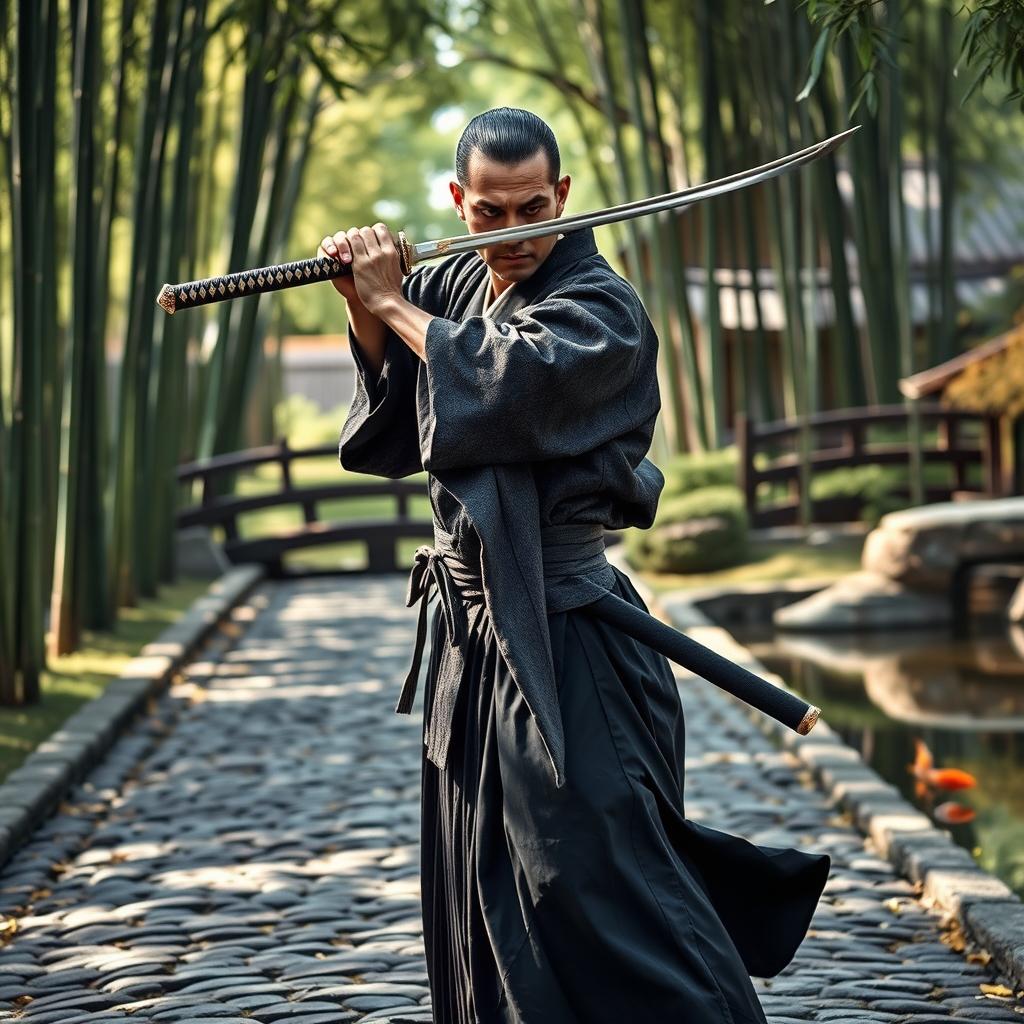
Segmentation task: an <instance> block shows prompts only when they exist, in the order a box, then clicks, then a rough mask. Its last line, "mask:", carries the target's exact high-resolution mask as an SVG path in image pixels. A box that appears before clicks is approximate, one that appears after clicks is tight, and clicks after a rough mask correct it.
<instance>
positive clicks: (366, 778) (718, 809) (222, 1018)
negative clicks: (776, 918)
mask: <svg viewBox="0 0 1024 1024" xmlns="http://www.w3.org/2000/svg"><path fill="white" fill-rule="evenodd" d="M404 585H405V581H404V578H403V577H399V576H394V577H364V578H361V579H355V578H349V579H342V578H325V577H321V578H316V579H313V580H306V581H301V582H284V583H264V584H261V585H260V586H259V588H258V589H257V590H255V591H254V592H252V593H251V594H250V595H249V597H248V598H247V601H248V607H249V609H250V610H251V622H249V623H248V625H247V626H246V628H245V629H244V630H241V631H239V630H232V631H222V632H221V633H219V634H218V635H217V636H216V637H215V638H214V640H213V641H212V642H211V643H210V644H209V645H208V646H207V647H206V648H205V649H204V650H202V651H201V652H200V653H199V655H198V657H197V658H196V660H194V661H192V662H191V663H190V664H189V665H188V666H187V667H186V668H185V669H184V670H183V671H182V674H181V676H180V679H179V681H178V682H177V683H176V684H174V685H172V686H171V687H170V689H169V690H167V691H166V692H165V693H164V694H163V695H162V696H161V697H160V699H159V700H157V701H155V702H154V703H153V705H152V711H151V713H150V714H149V715H147V716H146V717H145V718H143V719H141V720H139V721H138V722H137V723H136V724H135V725H134V726H133V727H132V728H131V729H130V730H129V731H128V732H126V733H124V734H123V735H122V736H121V737H119V738H118V740H117V741H116V743H115V744H114V746H113V747H112V748H111V750H110V751H109V753H108V754H107V756H106V758H105V759H104V760H103V761H102V762H101V763H100V764H98V765H97V766H95V768H94V769H93V770H92V772H91V773H90V774H89V775H88V776H87V777H86V778H84V779H83V780H82V781H81V782H80V783H78V784H77V785H76V786H75V787H74V788H73V789H72V790H71V791H70V792H69V793H68V794H67V795H66V796H65V797H64V799H63V801H62V802H61V803H60V805H59V807H58V809H57V812H56V813H55V814H54V815H53V816H52V817H51V818H49V819H47V820H45V821H44V822H43V823H42V824H41V826H40V827H39V828H38V829H37V830H36V831H35V833H34V834H33V835H32V836H31V838H30V839H29V840H28V841H27V842H26V843H25V844H24V845H23V846H21V847H20V848H19V849H18V850H17V851H15V853H14V855H13V857H12V859H11V860H10V861H9V862H8V863H7V864H6V866H5V867H4V868H3V869H2V870H0V915H2V917H4V918H9V919H10V922H9V928H8V931H7V933H6V935H7V941H6V943H5V944H4V945H3V946H0V1020H15V1019H16V1020H22V1021H26V1022H32V1024H50V1022H53V1024H58V1022H59V1024H75V1022H77V1021H82V1022H83V1024H84V1022H89V1024H104V1022H106V1021H121V1020H132V1021H140V1020H145V1021H153V1022H158V1024H176V1022H189V1024H203V1022H205V1021H209V1022H210V1024H234V1022H242V1021H245V1022H247V1024H252V1022H265V1024H276V1022H285V1021H288V1022H294V1024H346V1022H348V1021H353V1022H362V1021H366V1022H379V1024H398V1022H401V1021H406V1022H413V1021H421V1022H429V1020H430V1008H429V992H428V989H427V978H426V969H425V963H424V960H423V945H422V931H421V921H420V913H419V854H418V838H419V820H418V817H419V765H420V760H419V758H420V719H419V713H418V709H417V713H416V714H414V715H412V716H404V715H396V714H394V712H393V710H392V709H393V707H394V702H395V700H396V695H397V690H398V688H399V685H400V680H401V679H402V677H403V676H404V673H405V670H406V666H407V664H408V659H409V657H410V652H411V647H412V640H413V634H414V629H415V621H414V617H413V615H412V614H411V613H410V611H409V609H407V608H406V607H405V605H404ZM246 617H247V616H245V615H243V616H241V620H242V621H244V620H245V618H246ZM231 633H239V634H240V635H237V636H235V635H231ZM679 684H680V687H681V692H682V695H683V701H684V706H685V709H686V714H687V728H688V749H687V751H686V773H687V814H688V815H689V816H690V817H691V818H693V819H695V820H699V821H703V822H705V823H707V824H709V825H712V826H714V827H716V828H721V829H725V830H728V831H731V832H735V833H737V834H740V835H744V836H747V837H748V838H750V839H752V840H753V841H755V842H762V843H766V844H772V845H782V844H785V845H792V846H797V847H801V848H806V849H809V850H821V851H827V852H828V853H829V854H830V855H831V856H832V858H833V865H834V867H833V873H832V876H831V879H830V881H829V884H828V887H827V889H826V891H825V894H824V897H823V899H822V901H821V903H820V905H819V907H818V910H817V912H816V914H815V917H814V920H813V922H812V925H811V929H810V931H809V933H808V937H807V939H806V941H805V942H804V944H803V945H802V947H801V948H800V950H799V952H798V954H797V956H796V958H795V960H794V961H793V963H792V964H791V965H790V966H789V967H788V968H787V969H786V970H785V971H784V972H783V973H782V974H780V975H779V976H778V977H776V978H773V979H757V980H756V981H755V984H756V986H757V988H758V991H759V994H760V995H761V998H762V1000H763V1002H764V1006H765V1011H766V1013H767V1014H768V1017H769V1020H770V1021H772V1024H797V1022H806V1021H828V1022H831V1024H852V1022H857V1024H865V1022H871V1021H878V1022H882V1021H894V1022H909V1021H913V1022H915V1024H932V1022H938V1021H946V1022H948V1021H951V1020H952V1021H956V1020H963V1021H968V1020H973V1021H1015V1020H1017V1021H1019V1020H1021V1014H1022V1012H1024V1002H1022V1001H1021V1000H1020V999H1019V998H1017V997H1016V996H1015V995H1013V994H1010V995H1005V994H1002V993H1003V992H1005V991H1009V990H1010V989H1011V988H1012V985H1011V984H1010V982H1009V980H1008V979H1007V978H1004V977H1001V976H1000V975H999V974H998V972H997V971H996V970H995V969H994V965H993V963H992V962H990V961H989V958H988V956H987V954H986V953H985V952H983V951H981V950H978V949H976V948H974V947H972V946H971V945H970V944H969V943H967V944H966V945H965V944H964V940H963V939H962V937H961V936H960V934H959V932H958V931H957V929H956V928H955V927H954V928H950V927H949V923H950V919H949V915H948V914H947V915H944V914H940V913H938V912H936V911H935V910H934V909H933V908H932V907H930V906H929V905H927V900H926V898H923V895H922V885H921V884H919V883H916V882H914V881H911V880H908V879H906V878H904V877H901V875H900V874H898V873H897V869H896V867H894V866H893V864H892V863H891V862H890V861H889V860H888V859H886V857H885V856H884V855H883V852H882V851H880V849H879V848H878V846H877V845H876V844H875V841H874V840H873V839H871V838H865V837H864V835H862V833H861V832H860V831H859V830H858V828H857V825H856V821H855V818H854V816H853V815H851V814H850V813H849V812H848V811H844V810H842V808H841V807H840V806H838V805H837V803H836V802H835V800H834V799H833V798H832V797H831V796H828V795H826V793H825V791H824V790H822V789H820V788H818V786H817V785H816V783H815V781H814V778H813V776H812V771H811V768H810V767H809V766H808V764H807V763H806V762H804V761H802V760H800V759H799V758H798V757H797V756H796V755H795V754H794V753H793V752H792V751H790V750H786V749H782V750H780V749H779V748H778V747H777V746H776V745H775V744H774V743H773V741H772V740H771V739H770V738H769V737H768V736H767V735H765V734H764V733H763V732H761V731H760V730H759V729H757V728H756V727H755V725H754V724H753V723H752V722H751V720H750V718H749V717H748V716H747V714H746V713H745V712H744V711H742V709H740V708H739V707H738V706H737V705H736V704H734V703H733V702H731V701H730V700H729V699H728V698H726V697H725V696H724V695H722V694H721V693H720V692H719V691H718V690H716V688H715V687H713V686H711V685H710V684H708V683H706V682H704V681H703V680H699V679H692V678H689V677H688V676H687V674H686V673H685V672H682V670H680V673H679ZM821 757H822V758H823V759H824V761H823V764H824V763H827V764H828V766H829V767H828V770H829V771H835V772H837V773H839V772H847V771H848V772H850V774H849V776H846V775H844V776H843V778H844V779H847V778H848V780H849V784H850V785H853V784H855V783H856V782H857V780H858V779H859V778H860V776H858V775H857V773H856V765H855V764H851V762H850V761H849V760H848V759H845V760H844V756H843V755H841V754H837V752H836V750H832V751H829V750H823V751H822V752H821ZM861 781H862V782H863V781H864V780H863V779H861ZM954 869H955V865H951V868H950V870H951V871H953V870H954ZM985 895H986V894H985V893H983V892H982V893H981V896H980V897H979V902H977V903H973V904H971V905H970V906H969V907H968V909H967V912H968V913H971V912H973V913H976V914H977V916H978V921H979V927H980V926H981V924H984V925H985V926H986V927H988V926H989V924H990V916H991V911H990V909H989V908H990V907H991V906H992V904H988V903H986V902H985V901H984V899H983V897H984V896H985ZM986 915H989V916H986ZM11 928H13V931H12V930H11ZM982 986H986V988H983V987H982ZM1000 986H1006V988H1005V989H1003V988H1000Z"/></svg>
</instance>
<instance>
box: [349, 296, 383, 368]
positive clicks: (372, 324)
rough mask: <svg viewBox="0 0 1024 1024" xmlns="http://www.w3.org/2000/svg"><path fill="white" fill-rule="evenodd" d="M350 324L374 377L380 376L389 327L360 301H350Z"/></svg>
mask: <svg viewBox="0 0 1024 1024" xmlns="http://www.w3.org/2000/svg"><path fill="white" fill-rule="evenodd" d="M347 305H348V322H349V325H350V326H351V328H352V333H353V334H355V336H356V340H357V341H358V342H359V347H360V349H361V350H362V352H363V353H364V355H365V357H366V358H365V362H366V364H367V366H368V368H369V369H370V370H372V372H373V375H374V377H375V378H376V377H377V376H379V374H380V371H381V367H382V366H383V365H384V347H385V343H386V341H387V325H386V324H385V323H384V321H383V320H381V319H380V318H379V317H377V316H375V315H374V314H373V313H371V312H370V311H369V310H368V309H367V308H366V307H365V306H364V305H363V304H362V302H360V301H359V300H358V299H349V300H348V303H347Z"/></svg>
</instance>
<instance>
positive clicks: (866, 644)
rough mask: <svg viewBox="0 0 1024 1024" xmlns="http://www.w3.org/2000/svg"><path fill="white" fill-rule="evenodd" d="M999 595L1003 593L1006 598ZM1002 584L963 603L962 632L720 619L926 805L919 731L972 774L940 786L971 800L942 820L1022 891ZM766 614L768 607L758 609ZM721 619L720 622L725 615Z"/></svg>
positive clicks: (1023, 847) (1017, 653)
mask: <svg viewBox="0 0 1024 1024" xmlns="http://www.w3.org/2000/svg"><path fill="white" fill-rule="evenodd" d="M1004 598H1005V600H1004ZM1008 600H1009V594H1002V595H1000V596H999V597H998V599H995V600H990V601H988V602H986V607H984V608H982V609H980V610H979V609H978V608H977V607H972V617H971V627H970V632H969V636H967V637H966V638H964V639H957V638H955V637H954V636H953V635H952V633H951V631H950V630H949V629H945V628H943V629H939V628H936V629H920V630H899V631H892V632H872V633H859V634H858V633H846V632H842V633H839V632H836V633H809V632H805V633H796V632H793V631H791V630H775V629H774V628H773V627H772V626H771V624H770V623H766V624H757V623H749V624H735V625H734V624H732V623H729V624H728V626H727V628H728V629H729V631H730V633H732V634H733V636H735V637H736V639H737V640H738V641H739V642H740V643H742V644H743V645H744V646H746V647H747V648H748V649H749V650H750V651H751V653H752V654H754V655H755V657H757V658H758V659H759V660H760V661H761V662H762V663H763V664H764V666H765V667H766V668H767V669H769V670H770V671H772V672H776V673H778V674H779V675H780V676H781V677H782V678H783V679H785V680H786V682H787V684H788V685H790V686H791V687H792V688H793V689H795V690H796V691H798V692H799V693H800V694H802V695H803V696H804V697H805V698H806V699H807V700H809V701H811V702H812V703H814V704H817V705H818V706H819V707H821V708H822V713H823V717H824V719H825V720H826V721H827V722H828V724H829V725H830V726H831V727H832V728H833V729H834V730H835V731H836V732H837V733H839V734H840V735H841V736H842V737H843V739H844V740H845V741H846V742H847V743H849V744H850V745H851V746H853V747H855V748H856V749H857V750H859V751H860V753H861V755H862V756H863V757H864V760H865V761H867V762H868V763H869V764H870V765H871V766H872V767H873V768H874V769H875V770H876V771H877V772H878V773H879V775H881V776H882V777H883V778H884V779H885V780H886V781H887V782H891V783H892V784H893V785H895V786H896V787H898V788H899V789H900V791H901V792H902V793H903V794H904V795H905V797H906V798H907V800H908V801H909V802H910V803H911V804H913V805H914V806H916V807H918V808H920V809H921V810H922V811H924V812H925V813H932V812H933V809H934V807H933V805H931V804H930V803H929V802H928V799H927V797H921V796H920V795H919V794H917V793H915V779H914V777H913V775H912V774H911V772H910V771H909V770H908V766H909V765H911V763H912V762H913V761H914V755H915V740H923V741H924V743H925V744H926V745H927V746H928V748H929V749H930V750H931V752H932V755H933V756H934V762H935V766H936V767H937V768H957V769H961V770H963V771H967V772H970V773H971V774H972V775H973V776H974V777H975V779H976V780H977V785H976V786H975V787H973V788H970V789H963V790H959V791H957V792H952V793H941V794H939V795H938V798H937V799H936V800H935V801H934V803H935V804H936V805H937V804H941V803H942V802H943V801H946V800H952V801H956V802H957V803H960V804H964V805H966V806H968V807H970V808H971V809H972V810H973V811H974V812H975V817H974V819H973V820H972V821H970V822H969V823H966V824H959V825H946V824H941V826H940V827H943V828H948V829H949V831H950V833H951V834H952V836H953V838H954V839H955V840H956V842H958V843H960V844H961V845H962V846H964V847H965V848H966V849H968V850H970V851H971V852H972V853H973V855H974V857H975V859H976V860H977V861H978V863H979V865H980V866H981V867H983V868H984V869H985V870H986V871H990V872H991V873H992V874H994V875H997V876H998V877H999V878H1002V879H1003V881H1005V882H1006V884H1007V885H1009V886H1010V887H1011V888H1012V889H1014V891H1016V892H1017V893H1018V894H1019V895H1020V896H1022V897H1024V628H1021V627H1020V626H1016V625H1011V624H1008V623H1007V622H1006V621H1005V618H1004V617H1003V613H1002V610H1001V609H1005V607H1006V603H1007V602H1008ZM766 617H768V616H767V615H766ZM723 624H724V623H723Z"/></svg>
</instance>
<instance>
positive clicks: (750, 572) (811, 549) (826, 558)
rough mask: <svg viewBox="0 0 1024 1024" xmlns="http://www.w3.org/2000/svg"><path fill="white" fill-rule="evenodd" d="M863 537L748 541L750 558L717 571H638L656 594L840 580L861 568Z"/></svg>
mask: <svg viewBox="0 0 1024 1024" xmlns="http://www.w3.org/2000/svg"><path fill="white" fill-rule="evenodd" d="M863 546H864V538H863V537H848V536H838V537H834V538H831V539H829V540H828V541H827V542H826V543H824V544H808V543H806V542H805V541H803V542H794V541H758V540H751V541H750V554H749V557H748V558H747V559H746V560H745V561H744V562H743V563H742V564H741V565H735V566H732V567H731V568H729V569H720V570H718V571H717V572H700V573H696V572H695V573H654V572H646V571H638V570H633V571H634V572H637V575H638V576H640V577H641V578H642V579H643V580H644V582H645V583H647V585H648V586H649V587H651V589H652V590H654V591H656V592H657V593H665V592H666V591H669V590H679V589H682V588H687V587H718V586H729V585H730V584H737V583H765V582H769V581H771V580H793V579H816V580H818V579H821V580H828V579H839V578H840V577H841V576H845V575H846V574H847V573H849V572H855V571H856V570H857V569H859V568H860V555H861V549H862V548H863Z"/></svg>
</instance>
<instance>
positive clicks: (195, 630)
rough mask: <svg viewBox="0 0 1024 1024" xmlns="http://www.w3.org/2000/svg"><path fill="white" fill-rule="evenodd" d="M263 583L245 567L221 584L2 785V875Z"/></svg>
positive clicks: (254, 569)
mask: <svg viewBox="0 0 1024 1024" xmlns="http://www.w3.org/2000/svg"><path fill="white" fill-rule="evenodd" d="M265 575H266V570H265V567H264V566H263V565H261V564H258V563H246V564H244V565H238V566H234V567H233V568H231V569H229V570H228V571H227V572H225V573H224V574H223V575H222V576H219V577H218V578H217V579H216V580H214V581H213V582H212V583H211V584H210V586H209V587H208V588H207V590H206V593H205V594H202V595H200V596H199V597H197V598H196V599H195V600H194V601H193V602H192V604H191V605H190V606H189V608H188V610H187V611H186V612H185V614H184V615H182V616H181V618H180V619H178V620H177V621H176V622H174V623H172V624H171V625H170V626H168V627H167V628H166V629H165V630H164V631H163V632H162V633H161V634H160V635H159V636H158V637H157V638H156V639H155V640H151V641H150V642H149V643H148V644H146V645H145V646H144V647H143V648H142V650H141V651H140V652H139V653H138V654H137V655H136V656H135V657H134V658H132V660H131V661H130V662H128V664H127V665H126V666H125V668H124V671H123V672H121V674H120V676H119V677H118V678H117V679H114V680H112V681H111V682H110V683H109V684H108V685H107V687H106V689H105V690H104V691H103V692H102V693H101V694H99V695H98V696H96V697H94V698H93V699H92V700H90V701H88V702H86V703H85V704H83V705H82V706H81V707H80V708H79V709H78V710H77V711H76V712H75V713H74V714H73V715H71V717H70V718H68V719H67V720H66V721H65V722H64V724H63V725H62V726H61V727H60V728H59V729H58V730H57V731H56V732H54V733H53V734H52V735H51V736H50V737H49V738H48V739H46V740H44V741H43V742H42V743H41V744H40V745H39V746H38V747H37V748H36V749H35V750H34V751H32V753H31V754H29V756H28V757H27V758H26V759H25V761H24V763H23V764H22V765H21V766H20V767H18V768H16V769H15V770H14V771H13V772H11V773H10V775H8V776H7V778H6V780H5V781H4V783H3V785H0V868H2V867H3V865H4V864H6V863H7V861H8V860H10V858H11V856H12V855H13V854H14V852H15V851H16V850H17V849H18V847H19V846H20V845H21V844H22V843H23V842H24V841H25V840H26V839H27V838H28V837H29V836H30V835H31V834H32V833H33V832H34V831H35V829H36V828H37V826H38V825H39V824H40V823H41V822H42V821H44V820H45V819H46V818H48V817H49V816H50V814H51V813H53V811H54V810H55V809H56V807H57V805H58V803H59V802H60V801H61V799H63V797H64V795H65V794H66V793H67V791H68V790H69V789H70V788H71V787H72V786H73V785H75V783H77V782H79V781H80V780H81V779H82V778H84V777H85V776H86V775H87V774H88V773H89V772H90V771H91V770H92V769H93V767H95V765H96V764H98V763H99V762H100V761H101V760H102V759H103V757H104V756H105V754H106V753H107V751H108V750H109V749H110V748H111V746H112V745H113V744H114V743H115V742H116V741H117V738H118V736H119V735H120V734H121V732H122V731H123V730H124V729H125V728H126V727H127V726H128V725H129V724H130V723H131V721H132V719H133V718H134V717H135V715H136V714H137V713H138V712H140V711H142V710H144V709H145V707H146V704H147V702H148V700H149V699H150V697H153V696H156V695H158V694H159V693H161V692H162V691H163V690H164V689H166V688H167V686H168V684H169V683H170V681H171V679H172V677H173V676H174V674H175V673H176V672H177V671H178V669H179V668H180V667H181V665H182V664H183V663H184V662H186V661H187V660H188V659H189V658H190V657H191V655H192V653H193V652H194V651H195V649H196V648H197V647H198V646H199V644H200V643H201V642H202V641H203V640H204V639H205V638H206V636H207V635H208V634H209V633H210V632H211V631H212V630H213V629H214V628H215V627H216V626H217V624H218V623H219V622H220V621H221V619H223V618H224V616H225V615H227V614H228V612H230V611H231V609H232V608H233V607H234V606H235V605H237V604H238V603H239V602H240V601H241V600H242V599H243V598H244V597H245V595H246V594H247V593H248V592H249V591H250V590H251V589H252V588H253V587H254V586H255V585H256V584H257V583H259V582H260V581H261V580H262V579H263V578H264V576H265Z"/></svg>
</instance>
